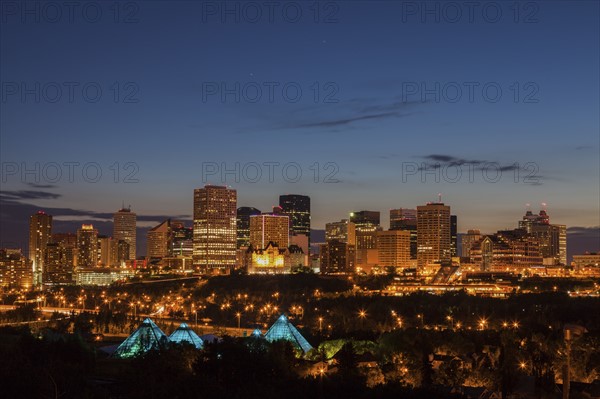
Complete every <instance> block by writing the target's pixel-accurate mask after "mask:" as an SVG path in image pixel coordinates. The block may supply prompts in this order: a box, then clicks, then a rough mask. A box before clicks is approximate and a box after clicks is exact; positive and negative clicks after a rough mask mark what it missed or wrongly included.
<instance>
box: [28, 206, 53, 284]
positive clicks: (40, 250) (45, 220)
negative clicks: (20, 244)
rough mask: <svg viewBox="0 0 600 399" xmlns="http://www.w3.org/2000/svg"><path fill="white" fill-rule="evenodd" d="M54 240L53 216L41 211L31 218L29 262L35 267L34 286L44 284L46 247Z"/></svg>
mask: <svg viewBox="0 0 600 399" xmlns="http://www.w3.org/2000/svg"><path fill="white" fill-rule="evenodd" d="M51 238H52V216H51V215H48V214H47V213H46V212H43V211H39V212H37V213H36V214H34V215H31V217H30V218H29V260H30V261H31V263H32V267H33V285H34V286H36V287H40V286H41V285H42V284H43V273H44V259H45V252H46V246H47V245H48V244H49V243H50V242H51Z"/></svg>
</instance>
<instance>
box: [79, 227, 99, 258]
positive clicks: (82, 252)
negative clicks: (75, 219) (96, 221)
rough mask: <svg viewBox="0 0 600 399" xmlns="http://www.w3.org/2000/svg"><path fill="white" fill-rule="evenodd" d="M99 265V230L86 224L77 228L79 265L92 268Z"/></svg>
mask: <svg viewBox="0 0 600 399" xmlns="http://www.w3.org/2000/svg"><path fill="white" fill-rule="evenodd" d="M97 265H98V230H96V229H95V228H94V226H93V225H91V224H84V225H82V226H81V228H80V229H79V230H77V267H78V268H90V267H96V266H97Z"/></svg>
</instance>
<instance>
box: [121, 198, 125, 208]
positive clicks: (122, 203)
mask: <svg viewBox="0 0 600 399" xmlns="http://www.w3.org/2000/svg"><path fill="white" fill-rule="evenodd" d="M121 209H125V200H121Z"/></svg>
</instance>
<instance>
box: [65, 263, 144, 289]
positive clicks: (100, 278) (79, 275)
mask: <svg viewBox="0 0 600 399" xmlns="http://www.w3.org/2000/svg"><path fill="white" fill-rule="evenodd" d="M133 276H135V271H134V270H133V269H132V268H126V267H121V268H108V267H92V268H79V267H78V268H77V269H76V271H75V284H77V285H111V284H112V283H114V282H117V281H123V280H126V279H128V278H131V277H133Z"/></svg>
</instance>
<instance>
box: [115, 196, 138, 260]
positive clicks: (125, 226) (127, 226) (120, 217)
mask: <svg viewBox="0 0 600 399" xmlns="http://www.w3.org/2000/svg"><path fill="white" fill-rule="evenodd" d="M136 228H137V215H136V214H135V212H132V211H131V207H129V208H125V207H123V208H122V209H120V210H119V211H118V212H115V213H114V214H113V238H114V239H115V240H117V241H119V240H122V241H125V242H126V243H127V244H128V245H129V257H128V259H135V258H136V256H137V253H136V248H137V246H136V243H137V230H136Z"/></svg>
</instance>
